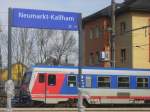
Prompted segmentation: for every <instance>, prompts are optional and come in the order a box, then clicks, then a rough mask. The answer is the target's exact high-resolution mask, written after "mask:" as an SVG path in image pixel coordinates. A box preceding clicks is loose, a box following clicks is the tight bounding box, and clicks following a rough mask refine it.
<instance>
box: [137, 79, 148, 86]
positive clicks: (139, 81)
mask: <svg viewBox="0 0 150 112" xmlns="http://www.w3.org/2000/svg"><path fill="white" fill-rule="evenodd" d="M136 81H137V82H136V84H137V88H148V78H146V77H137V80H136Z"/></svg>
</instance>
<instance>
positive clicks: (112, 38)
mask: <svg viewBox="0 0 150 112" xmlns="http://www.w3.org/2000/svg"><path fill="white" fill-rule="evenodd" d="M111 7H112V14H111V22H112V32H111V66H112V67H114V68H115V66H116V65H115V35H116V31H115V24H116V23H115V9H116V4H115V0H111Z"/></svg>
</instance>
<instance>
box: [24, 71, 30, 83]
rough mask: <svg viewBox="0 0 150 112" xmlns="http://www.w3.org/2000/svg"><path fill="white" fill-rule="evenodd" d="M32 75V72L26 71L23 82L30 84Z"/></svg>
mask: <svg viewBox="0 0 150 112" xmlns="http://www.w3.org/2000/svg"><path fill="white" fill-rule="evenodd" d="M31 75H32V72H26V73H25V74H24V76H23V80H22V83H23V84H29V82H30V80H31Z"/></svg>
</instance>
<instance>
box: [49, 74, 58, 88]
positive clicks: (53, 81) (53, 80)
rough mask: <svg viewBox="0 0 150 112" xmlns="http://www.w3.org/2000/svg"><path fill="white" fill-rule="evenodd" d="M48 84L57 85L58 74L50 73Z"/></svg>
mask: <svg viewBox="0 0 150 112" xmlns="http://www.w3.org/2000/svg"><path fill="white" fill-rule="evenodd" d="M48 85H50V86H55V85H56V75H52V74H50V75H48Z"/></svg>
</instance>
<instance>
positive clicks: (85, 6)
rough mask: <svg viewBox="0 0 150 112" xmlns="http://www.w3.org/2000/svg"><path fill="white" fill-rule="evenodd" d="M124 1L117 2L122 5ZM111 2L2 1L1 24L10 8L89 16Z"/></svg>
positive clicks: (62, 0)
mask: <svg viewBox="0 0 150 112" xmlns="http://www.w3.org/2000/svg"><path fill="white" fill-rule="evenodd" d="M122 1H124V0H116V2H117V3H120V2H122ZM110 3H111V0H0V24H3V23H4V21H6V18H5V17H7V11H8V7H12V8H30V9H42V10H54V11H68V12H79V13H82V16H83V17H85V16H88V15H90V14H92V13H94V12H97V11H99V10H101V9H103V8H104V7H106V6H108V5H110Z"/></svg>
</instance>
